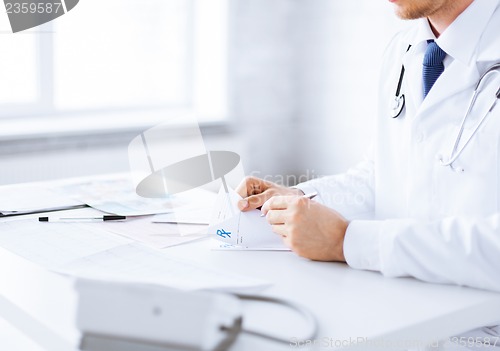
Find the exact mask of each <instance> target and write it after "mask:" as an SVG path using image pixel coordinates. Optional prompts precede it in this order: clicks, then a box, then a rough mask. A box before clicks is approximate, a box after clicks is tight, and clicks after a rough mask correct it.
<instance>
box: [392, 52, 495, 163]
mask: <svg viewBox="0 0 500 351" xmlns="http://www.w3.org/2000/svg"><path fill="white" fill-rule="evenodd" d="M410 48H411V45H410V46H409V47H408V49H407V51H408V50H410ZM495 73H497V74H500V62H498V63H496V64H494V65H493V66H491V67H490V68H488V70H486V72H485V73H484V74H483V75H482V76H481V78H479V81H478V82H477V84H476V87H475V88H474V93H473V94H472V98H471V100H470V102H469V106H468V107H467V112H466V113H465V116H464V118H463V119H462V123H461V124H460V129H459V131H458V134H457V136H456V138H455V143H454V145H453V149H452V150H451V153H450V156H449V157H448V159H447V160H445V159H444V157H443V156H439V157H438V161H439V163H440V164H441V165H442V166H449V167H450V168H451V169H452V170H454V171H456V172H464V169H463V168H456V167H454V166H453V163H454V162H455V161H456V160H457V159H458V158H459V157H460V155H461V154H462V152H463V151H464V149H465V148H466V147H467V145H468V144H469V143H470V141H471V140H472V138H473V137H474V135H476V133H477V131H478V130H479V128H480V127H481V125H482V124H483V122H484V121H485V120H486V117H488V115H489V114H490V113H491V111H492V110H493V109H494V108H495V105H496V103H497V101H498V100H500V87H499V88H498V90H497V92H496V93H495V98H494V100H493V101H492V104H491V106H490V108H489V109H488V112H486V113H485V114H484V116H483V117H482V118H481V120H480V121H479V123H478V124H477V125H476V127H475V128H474V130H473V131H472V133H471V135H470V136H469V138H468V139H467V140H466V141H465V143H464V144H463V145H462V147H461V148H458V146H459V145H460V141H461V140H462V135H463V132H464V129H465V123H466V122H467V119H468V118H469V116H470V114H471V112H472V109H473V108H474V106H475V104H476V100H477V97H478V95H479V93H481V91H483V90H484V86H485V85H486V83H487V82H488V78H489V77H491V76H492V75H493V74H495ZM404 75H405V67H404V65H402V67H401V73H400V75H399V81H398V86H397V88H396V94H395V96H394V101H393V102H392V106H391V117H392V118H398V117H399V116H400V115H401V113H402V112H403V110H404V108H405V102H406V101H405V96H404V94H401V87H402V85H403V80H404Z"/></svg>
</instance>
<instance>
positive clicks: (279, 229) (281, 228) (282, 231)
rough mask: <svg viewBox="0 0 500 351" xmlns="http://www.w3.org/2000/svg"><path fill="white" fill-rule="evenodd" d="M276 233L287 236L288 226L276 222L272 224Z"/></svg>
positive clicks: (283, 236)
mask: <svg viewBox="0 0 500 351" xmlns="http://www.w3.org/2000/svg"><path fill="white" fill-rule="evenodd" d="M271 228H272V230H273V232H274V233H276V234H278V235H279V236H281V237H282V238H286V237H287V236H288V233H287V231H286V227H285V226H284V225H283V224H275V225H272V226H271Z"/></svg>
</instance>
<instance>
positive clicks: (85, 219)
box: [38, 215, 127, 222]
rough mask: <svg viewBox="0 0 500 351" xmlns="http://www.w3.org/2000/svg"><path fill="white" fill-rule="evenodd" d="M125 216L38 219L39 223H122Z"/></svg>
mask: <svg viewBox="0 0 500 351" xmlns="http://www.w3.org/2000/svg"><path fill="white" fill-rule="evenodd" d="M126 219H127V217H126V216H115V215H109V216H108V215H106V216H102V217H67V218H53V217H38V221H39V222H105V221H123V220H126Z"/></svg>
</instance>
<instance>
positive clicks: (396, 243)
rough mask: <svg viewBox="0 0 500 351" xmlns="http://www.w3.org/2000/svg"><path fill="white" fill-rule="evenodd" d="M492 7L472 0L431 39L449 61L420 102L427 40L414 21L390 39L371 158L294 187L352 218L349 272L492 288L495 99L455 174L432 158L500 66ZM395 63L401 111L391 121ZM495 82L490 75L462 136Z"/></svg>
mask: <svg viewBox="0 0 500 351" xmlns="http://www.w3.org/2000/svg"><path fill="white" fill-rule="evenodd" d="M499 4H500V1H499V0H476V1H475V2H473V3H472V5H470V6H469V8H468V9H467V10H466V11H465V12H464V13H463V14H462V15H461V16H460V17H458V18H457V20H455V22H454V23H453V24H452V25H451V26H450V27H449V28H448V29H447V30H446V31H445V32H444V33H443V34H442V35H441V36H440V37H439V38H438V39H437V43H438V44H439V45H440V47H441V48H443V49H444V50H445V51H446V52H447V53H448V57H447V58H446V60H445V71H444V73H443V74H442V75H441V77H440V78H439V79H438V80H437V82H436V83H435V85H434V87H433V88H432V90H431V91H430V93H429V95H428V96H427V97H426V98H425V100H423V93H422V78H421V77H422V76H421V74H422V73H421V72H422V61H423V55H424V52H425V47H426V45H427V43H426V39H431V38H433V34H432V32H431V31H430V29H429V26H428V24H427V22H426V20H422V21H420V22H419V23H418V24H417V25H416V26H415V27H414V28H412V29H410V30H409V31H407V32H404V33H401V34H399V35H397V36H396V37H395V38H394V40H393V41H392V43H391V44H390V45H389V47H388V50H387V52H386V56H385V60H384V62H385V63H384V64H383V67H382V74H381V83H380V91H379V93H380V99H379V113H378V121H377V122H378V123H377V130H376V133H375V134H376V142H375V147H374V151H373V157H370V158H369V159H368V160H366V161H364V162H362V163H361V164H359V165H358V166H357V167H355V168H353V169H351V170H350V171H349V172H347V173H346V174H342V175H337V176H331V177H325V178H321V179H316V180H312V181H309V182H306V183H302V184H300V185H299V186H298V187H299V188H301V189H302V190H303V191H304V192H309V191H313V190H315V191H318V192H319V194H320V197H319V200H318V201H321V202H323V203H324V204H326V205H328V206H331V207H333V208H335V209H337V210H338V211H339V212H340V213H342V214H344V215H345V216H346V217H347V218H349V219H351V222H350V225H349V227H348V230H347V233H346V237H345V242H344V253H345V257H346V260H347V263H348V264H349V265H350V266H352V267H354V268H358V269H367V270H377V271H380V272H382V273H383V274H384V275H386V276H390V277H401V276H413V277H416V278H418V279H421V280H424V281H429V282H436V283H452V284H458V285H467V286H471V287H476V288H483V289H489V290H495V291H500V102H499V103H498V104H497V105H496V107H495V109H494V110H493V111H492V113H491V115H490V116H489V117H488V119H487V120H486V121H485V123H484V124H483V125H482V126H481V128H480V130H479V131H478V133H477V135H476V136H474V138H473V139H472V141H471V143H470V144H469V145H468V146H467V147H466V148H465V150H464V152H463V154H462V155H461V156H460V158H459V159H458V160H457V162H456V163H455V165H456V166H457V167H458V166H460V167H463V168H464V169H465V171H464V172H463V173H456V172H454V171H452V170H451V169H450V168H449V167H443V166H442V165H440V164H439V162H438V160H437V158H438V157H439V155H443V156H444V158H445V159H446V158H447V157H448V156H449V155H450V152H451V149H452V147H453V143H454V141H455V138H456V135H457V131H458V128H459V125H460V122H461V120H462V118H463V116H464V114H465V111H466V109H467V105H468V102H469V100H470V98H471V96H472V90H473V87H474V86H475V84H476V83H477V81H478V80H479V77H480V75H481V74H482V73H483V72H485V71H486V69H487V68H488V67H489V66H491V65H492V64H494V63H496V62H499V61H500V34H499V33H500V5H499ZM410 44H411V45H412V47H411V48H410V50H409V51H408V52H406V51H407V48H408V45H410ZM401 63H404V65H405V68H406V74H405V80H404V84H403V92H404V93H405V95H406V111H405V113H404V115H402V116H401V117H399V118H397V119H392V118H391V117H390V112H389V111H390V107H389V106H390V102H391V101H392V99H393V97H394V94H395V91H396V85H397V82H398V78H399V74H400V70H401ZM499 85H500V75H497V76H496V77H495V78H494V79H492V80H491V81H490V84H489V85H488V89H487V90H486V91H485V92H483V93H482V94H481V97H480V99H479V101H478V104H477V107H476V108H475V110H474V112H473V113H472V115H471V117H470V119H469V122H468V124H467V128H466V132H465V135H464V137H463V140H465V139H466V138H467V136H468V135H469V133H470V131H471V127H473V126H474V125H475V124H476V123H477V121H478V120H479V119H480V118H481V117H482V116H483V115H484V113H486V112H487V111H485V108H486V104H488V106H489V104H491V102H492V100H493V98H494V91H496V89H498V87H499ZM499 319H500V316H499Z"/></svg>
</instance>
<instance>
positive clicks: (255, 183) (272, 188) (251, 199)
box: [236, 177, 304, 211]
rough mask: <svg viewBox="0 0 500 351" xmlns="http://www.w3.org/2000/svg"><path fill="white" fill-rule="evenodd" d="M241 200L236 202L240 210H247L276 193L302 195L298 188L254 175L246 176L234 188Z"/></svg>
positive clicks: (259, 204) (260, 204) (257, 205)
mask: <svg viewBox="0 0 500 351" xmlns="http://www.w3.org/2000/svg"><path fill="white" fill-rule="evenodd" d="M236 192H237V193H238V194H240V196H241V197H242V198H243V200H240V201H239V202H238V208H239V209H240V210H241V211H249V210H253V209H256V208H257V207H261V206H262V205H263V204H264V203H265V202H266V201H267V200H269V199H270V198H271V197H273V196H276V195H295V196H302V195H304V193H303V192H302V190H299V189H292V188H287V187H285V186H281V185H278V184H275V183H272V182H268V181H265V180H263V179H260V178H256V177H246V178H245V179H244V180H243V181H242V182H241V183H240V185H238V187H237V188H236Z"/></svg>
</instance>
